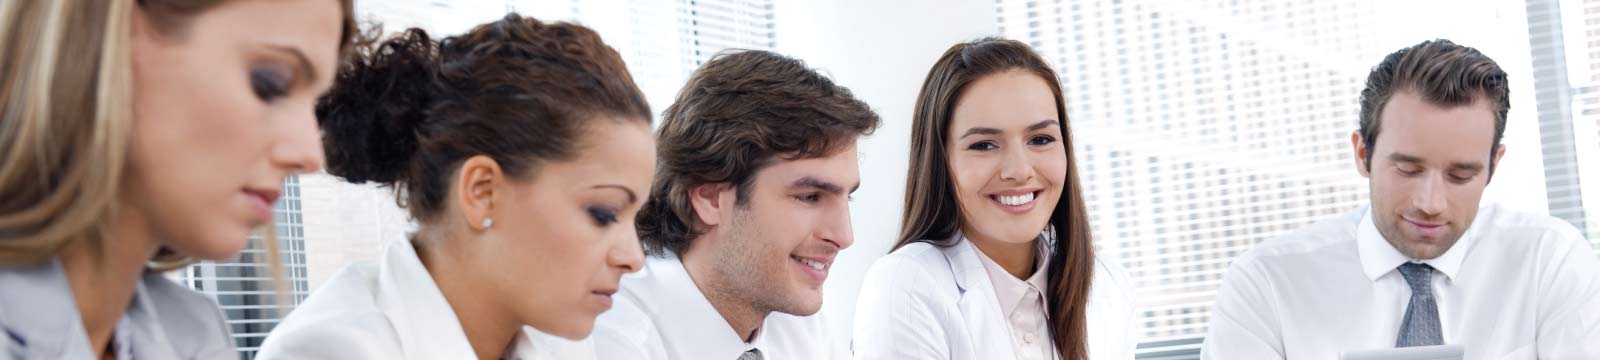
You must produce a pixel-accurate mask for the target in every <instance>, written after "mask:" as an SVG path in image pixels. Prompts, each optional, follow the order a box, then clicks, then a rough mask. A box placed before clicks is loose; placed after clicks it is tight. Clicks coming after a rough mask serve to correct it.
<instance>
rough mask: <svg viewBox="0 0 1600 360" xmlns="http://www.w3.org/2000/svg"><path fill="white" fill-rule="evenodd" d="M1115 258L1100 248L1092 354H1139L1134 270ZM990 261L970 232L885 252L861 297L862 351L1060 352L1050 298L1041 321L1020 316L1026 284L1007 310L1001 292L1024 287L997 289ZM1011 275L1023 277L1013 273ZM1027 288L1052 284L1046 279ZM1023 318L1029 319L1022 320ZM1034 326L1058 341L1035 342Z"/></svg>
mask: <svg viewBox="0 0 1600 360" xmlns="http://www.w3.org/2000/svg"><path fill="white" fill-rule="evenodd" d="M956 236H958V237H959V236H961V235H960V234H957V235H956ZM1111 258H1112V256H1110V254H1109V253H1107V252H1101V253H1098V254H1096V255H1095V270H1094V280H1093V281H1092V285H1091V286H1092V287H1091V290H1090V291H1089V303H1088V306H1087V308H1086V309H1085V313H1086V320H1087V321H1088V325H1087V326H1088V333H1089V334H1088V342H1089V344H1088V350H1089V358H1091V359H1097V360H1100V359H1133V351H1134V346H1135V345H1136V341H1135V340H1136V339H1135V337H1134V332H1133V330H1134V320H1133V306H1134V303H1135V301H1134V295H1133V292H1132V289H1131V287H1130V286H1129V285H1128V284H1129V282H1128V280H1127V279H1128V278H1127V275H1126V274H1124V273H1123V271H1122V268H1121V267H1120V266H1118V265H1117V264H1116V262H1115V261H1113V260H1110V259H1111ZM983 262H984V260H983V256H982V255H981V254H980V252H979V251H978V250H977V248H976V247H974V246H972V244H971V243H970V242H968V241H967V240H966V239H961V240H960V241H957V242H956V243H955V245H953V246H950V247H937V246H934V245H932V244H929V243H926V242H916V243H912V244H909V245H906V246H904V247H901V248H900V249H898V250H895V251H894V252H893V253H890V254H889V255H886V256H884V257H883V258H880V259H878V260H877V261H876V262H874V263H873V264H872V268H871V269H869V270H867V275H866V278H865V279H864V280H863V282H862V285H861V294H860V297H859V298H858V299H857V305H856V315H855V332H854V333H853V334H852V335H853V339H852V342H851V349H852V351H853V352H854V354H855V358H856V359H950V360H992V359H1025V358H1027V357H1028V356H1029V354H1033V353H1035V352H1036V351H1035V350H1037V352H1040V353H1042V354H1040V355H1039V356H1040V358H1041V359H1055V358H1056V352H1055V350H1054V347H1053V346H1054V345H1053V344H1051V340H1050V339H1049V335H1048V334H1049V333H1048V331H1044V330H1039V329H1043V326H1048V325H1045V324H1044V321H1043V318H1042V315H1043V312H1042V310H1043V309H1042V306H1043V305H1042V304H1041V305H1039V306H1040V307H1039V309H1040V311H1041V312H1040V313H1038V315H1039V317H1038V318H1036V319H1037V321H1036V322H1037V323H1038V324H1039V325H1034V324H1033V321H1029V320H1027V318H1029V317H1030V316H1029V315H1023V316H1021V317H1014V316H1013V315H1016V314H1018V313H1026V312H1027V311H1030V310H1024V309H1028V308H1030V307H1031V306H1032V305H1027V304H1024V300H1025V299H1026V298H1027V296H1026V294H1027V291H1021V292H1020V293H1021V294H1023V295H1020V296H1017V297H1015V299H1016V302H1012V301H1009V300H1008V301H1006V302H1012V303H1013V305H1016V307H1014V308H1011V310H1007V308H1006V307H1005V306H1003V305H1001V303H1002V300H1001V297H1002V296H1005V297H1008V298H1010V296H1011V295H1001V294H1002V293H1010V294H1016V293H1018V292H1017V291H1016V290H1015V289H1017V288H1016V287H1011V286H1007V285H1001V286H1000V287H999V288H997V287H996V286H995V285H994V284H996V283H1003V282H1002V281H996V280H994V279H993V278H992V277H991V276H990V275H989V272H988V271H987V270H985V266H984V264H983ZM1005 277H1007V278H1010V280H1013V281H1014V280H1016V279H1015V278H1014V277H1011V276H1010V275H1009V274H1006V275H1005ZM1035 277H1037V274H1035ZM1018 282H1019V283H1020V281H1018ZM1040 283H1042V281H1041V282H1040ZM1022 287H1023V288H1028V289H1030V290H1031V289H1034V288H1037V289H1038V290H1043V289H1046V287H1044V286H1043V285H1041V284H1039V283H1034V284H1032V285H1026V284H1025V285H1022ZM1000 288H1010V289H1013V290H998V289H1000ZM1018 319H1021V320H1022V321H1020V322H1019V321H1014V320H1018ZM1041 325H1042V326H1041ZM1027 329H1035V330H1033V332H1035V337H1036V338H1035V341H1036V342H1038V343H1042V344H1051V345H1050V346H1051V347H1046V348H1039V347H1037V346H1032V345H1030V344H1028V342H1026V341H1025V340H1027V339H1026V337H1027V335H1028V332H1029V331H1028V330H1027ZM1016 331H1020V332H1022V339H1017V338H1016V337H1014V336H1013V332H1016ZM1017 340H1024V341H1017ZM1019 343H1020V345H1021V346H1019V345H1018V344H1019ZM1019 350H1020V351H1019Z"/></svg>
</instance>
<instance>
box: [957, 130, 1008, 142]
mask: <svg viewBox="0 0 1600 360" xmlns="http://www.w3.org/2000/svg"><path fill="white" fill-rule="evenodd" d="M998 134H1000V129H996V128H985V127H975V128H971V129H967V132H966V133H963V134H961V137H959V138H956V139H965V138H967V137H968V136H972V135H998Z"/></svg>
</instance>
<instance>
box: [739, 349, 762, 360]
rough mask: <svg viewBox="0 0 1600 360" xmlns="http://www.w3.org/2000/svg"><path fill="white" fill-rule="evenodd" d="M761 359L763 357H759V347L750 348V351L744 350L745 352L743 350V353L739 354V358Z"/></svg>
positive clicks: (744, 359)
mask: <svg viewBox="0 0 1600 360" xmlns="http://www.w3.org/2000/svg"><path fill="white" fill-rule="evenodd" d="M762 359H765V358H763V357H761V349H750V351H746V352H744V354H741V355H739V360H762Z"/></svg>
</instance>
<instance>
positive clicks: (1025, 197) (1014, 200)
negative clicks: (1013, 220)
mask: <svg viewBox="0 0 1600 360" xmlns="http://www.w3.org/2000/svg"><path fill="white" fill-rule="evenodd" d="M995 198H996V199H999V200H1000V203H1001V204H1006V205H1011V206H1017V205H1022V204H1027V203H1028V202H1029V201H1033V193H1027V194H1022V195H1017V196H995Z"/></svg>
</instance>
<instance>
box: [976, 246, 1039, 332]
mask: <svg viewBox="0 0 1600 360" xmlns="http://www.w3.org/2000/svg"><path fill="white" fill-rule="evenodd" d="M1035 244H1039V246H1036V249H1035V251H1034V255H1035V256H1034V270H1033V274H1032V275H1029V276H1028V280H1027V281H1023V280H1022V279H1018V278H1017V277H1016V276H1011V273H1010V272H1006V269H1005V267H1002V266H1000V264H999V263H996V262H994V259H992V258H990V257H989V254H987V253H984V252H983V249H978V258H979V259H980V260H982V261H983V270H984V272H985V273H988V274H989V281H990V283H992V284H994V292H995V300H997V301H999V302H1000V314H1002V315H1004V316H1005V318H1006V323H1007V324H1010V325H1011V348H1012V349H1013V350H1015V351H1016V353H1017V358H1018V359H1024V360H1043V359H1053V358H1054V357H1055V355H1054V354H1053V353H1054V352H1055V342H1054V340H1053V339H1051V338H1050V326H1049V324H1048V323H1046V322H1045V314H1046V313H1047V311H1048V310H1049V309H1046V308H1045V304H1046V303H1047V302H1046V301H1045V298H1044V293H1045V290H1046V289H1049V288H1050V287H1049V283H1048V282H1047V281H1048V280H1049V276H1047V274H1046V273H1045V271H1044V266H1045V265H1046V261H1048V260H1049V259H1050V256H1049V254H1050V250H1049V249H1047V248H1044V246H1043V244H1044V242H1042V241H1039V242H1035Z"/></svg>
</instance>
